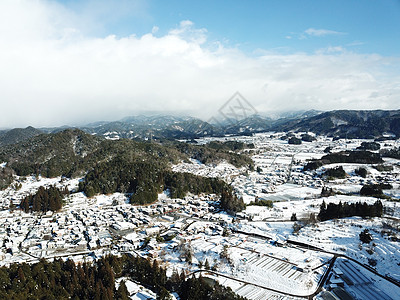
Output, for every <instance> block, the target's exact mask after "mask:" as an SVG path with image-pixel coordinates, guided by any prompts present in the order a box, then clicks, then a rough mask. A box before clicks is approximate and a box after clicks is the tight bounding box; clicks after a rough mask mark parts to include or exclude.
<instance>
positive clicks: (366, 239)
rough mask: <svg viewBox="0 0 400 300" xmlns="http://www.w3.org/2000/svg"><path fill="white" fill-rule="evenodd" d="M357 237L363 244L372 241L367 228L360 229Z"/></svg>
mask: <svg viewBox="0 0 400 300" xmlns="http://www.w3.org/2000/svg"><path fill="white" fill-rule="evenodd" d="M359 237H360V241H361V242H363V243H365V244H369V243H370V242H371V241H372V235H371V234H370V233H369V230H368V229H364V230H363V231H361V233H360V235H359Z"/></svg>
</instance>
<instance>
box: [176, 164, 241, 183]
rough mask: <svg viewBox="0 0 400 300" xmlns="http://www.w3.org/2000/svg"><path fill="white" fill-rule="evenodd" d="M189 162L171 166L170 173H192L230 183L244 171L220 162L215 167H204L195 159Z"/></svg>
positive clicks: (204, 165)
mask: <svg viewBox="0 0 400 300" xmlns="http://www.w3.org/2000/svg"><path fill="white" fill-rule="evenodd" d="M190 161H191V162H190V163H187V162H181V163H179V164H177V165H173V166H172V171H174V172H186V173H192V174H194V175H198V176H204V177H217V178H221V179H224V180H226V181H228V182H230V181H231V179H232V177H234V176H237V175H239V174H240V173H241V172H244V171H245V168H240V169H238V168H236V167H235V166H233V165H231V164H229V163H227V162H221V163H219V164H217V165H212V164H209V165H206V164H203V163H201V162H200V161H198V160H196V159H190Z"/></svg>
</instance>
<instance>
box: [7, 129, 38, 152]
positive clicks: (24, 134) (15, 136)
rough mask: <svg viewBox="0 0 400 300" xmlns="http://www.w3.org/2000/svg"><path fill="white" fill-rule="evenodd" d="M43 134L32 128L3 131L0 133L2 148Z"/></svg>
mask: <svg viewBox="0 0 400 300" xmlns="http://www.w3.org/2000/svg"><path fill="white" fill-rule="evenodd" d="M42 133H43V132H42V131H41V130H39V129H36V128H33V127H32V126H29V127H26V128H14V129H11V130H2V131H0V147H1V146H5V145H11V144H15V143H18V142H22V141H24V140H27V139H30V138H31V137H34V136H37V135H39V134H42Z"/></svg>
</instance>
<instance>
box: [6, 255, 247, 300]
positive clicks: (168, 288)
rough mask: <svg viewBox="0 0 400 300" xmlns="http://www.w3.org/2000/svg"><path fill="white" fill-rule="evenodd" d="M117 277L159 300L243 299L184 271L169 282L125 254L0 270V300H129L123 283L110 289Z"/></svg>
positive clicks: (140, 260)
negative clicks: (175, 299)
mask: <svg viewBox="0 0 400 300" xmlns="http://www.w3.org/2000/svg"><path fill="white" fill-rule="evenodd" d="M120 277H128V278H130V279H131V280H133V281H135V282H137V283H139V284H141V285H143V286H145V287H147V288H149V289H151V290H152V291H154V292H156V293H157V299H160V300H162V299H170V292H172V291H174V292H177V293H178V294H179V296H180V299H182V300H190V299H196V300H197V299H199V300H202V299H220V300H230V299H232V300H242V299H243V298H242V297H239V296H237V295H235V294H234V293H233V292H232V290H231V289H230V288H226V287H223V286H221V285H219V284H218V283H216V284H215V285H214V286H213V287H211V286H210V285H208V284H207V283H206V282H205V281H204V279H203V278H202V277H200V278H195V277H191V278H188V279H186V275H185V273H184V272H182V273H180V274H179V273H178V272H177V271H174V272H173V274H172V276H171V277H169V278H168V277H167V276H166V271H165V269H164V268H163V267H160V266H159V265H158V263H157V262H156V261H153V262H152V261H150V260H149V259H145V258H142V257H134V256H130V255H123V256H122V257H116V256H106V257H103V258H101V259H98V260H97V261H95V262H94V263H93V264H89V263H83V264H81V263H79V264H75V263H74V262H73V261H72V260H67V261H63V260H62V259H55V260H54V261H53V262H48V261H46V260H45V259H42V260H40V261H39V262H38V263H35V264H31V265H29V264H26V263H22V264H12V265H11V266H10V267H9V268H7V267H1V268H0V299H49V300H53V299H54V300H63V299H72V300H82V299H95V300H103V299H104V300H111V299H121V300H126V299H130V297H129V296H130V295H129V293H128V290H127V288H126V285H125V282H124V281H121V283H120V285H119V287H118V288H117V287H116V285H115V279H116V278H120Z"/></svg>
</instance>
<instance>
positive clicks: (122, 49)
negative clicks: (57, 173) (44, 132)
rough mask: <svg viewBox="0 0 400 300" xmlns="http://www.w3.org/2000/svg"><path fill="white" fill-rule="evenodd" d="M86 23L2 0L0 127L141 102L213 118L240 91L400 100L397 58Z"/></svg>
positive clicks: (87, 118)
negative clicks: (88, 27) (90, 30)
mask: <svg viewBox="0 0 400 300" xmlns="http://www.w3.org/2000/svg"><path fill="white" fill-rule="evenodd" d="M82 22H83V21H81V20H80V16H79V15H77V14H76V13H73V12H71V11H68V10H66V9H65V8H64V7H63V6H60V5H55V4H52V3H50V2H48V1H39V0H36V1H28V0H19V1H15V0H8V1H1V2H0V66H1V68H0V99H1V100H0V107H1V118H0V127H13V126H27V125H30V124H31V125H34V126H48V125H62V124H74V123H85V122H91V121H95V120H99V119H108V120H114V119H118V118H121V117H123V116H126V115H134V114H139V113H141V112H143V111H164V112H166V113H170V112H185V113H190V114H192V115H196V116H199V117H202V118H204V119H208V118H210V117H211V116H212V115H213V114H214V113H216V112H217V110H218V108H219V107H220V106H222V105H223V104H224V102H225V101H226V100H228V99H229V98H230V97H231V96H232V94H233V93H234V92H236V91H239V92H240V93H241V94H242V95H243V96H245V97H246V99H247V100H248V101H250V102H251V103H252V105H253V106H255V107H256V109H257V110H258V111H268V110H284V109H311V108H315V109H339V108H348V109H373V108H386V109H387V108H398V99H399V96H400V85H399V82H400V80H399V79H400V76H399V72H398V70H399V69H400V68H398V66H399V65H400V61H399V59H398V58H390V57H382V56H379V55H360V54H355V53H350V52H346V51H339V52H335V51H325V52H320V53H318V52H317V53H315V54H313V55H307V54H304V53H298V54H291V55H283V54H279V53H276V52H275V53H271V52H268V51H264V53H263V54H261V55H260V56H249V55H247V54H245V53H243V52H241V51H240V50H238V49H235V48H226V47H224V46H223V45H222V44H221V43H218V46H217V47H215V45H214V44H213V45H209V44H208V43H207V30H206V29H197V28H196V27H195V25H194V24H193V23H192V22H191V21H182V22H181V23H180V24H179V25H178V26H177V27H176V28H174V29H172V30H170V31H169V32H168V33H167V34H165V35H163V36H160V37H156V36H154V35H153V34H152V33H148V34H145V35H143V36H135V35H131V36H126V37H122V38H120V37H116V36H107V37H104V38H93V37H88V36H87V35H86V34H85V30H84V29H82V28H81V27H80V26H81V24H82ZM5 28H7V29H5ZM333 50H335V49H333ZM336 50H340V49H336ZM260 53H261V52H260ZM396 66H397V67H396Z"/></svg>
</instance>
